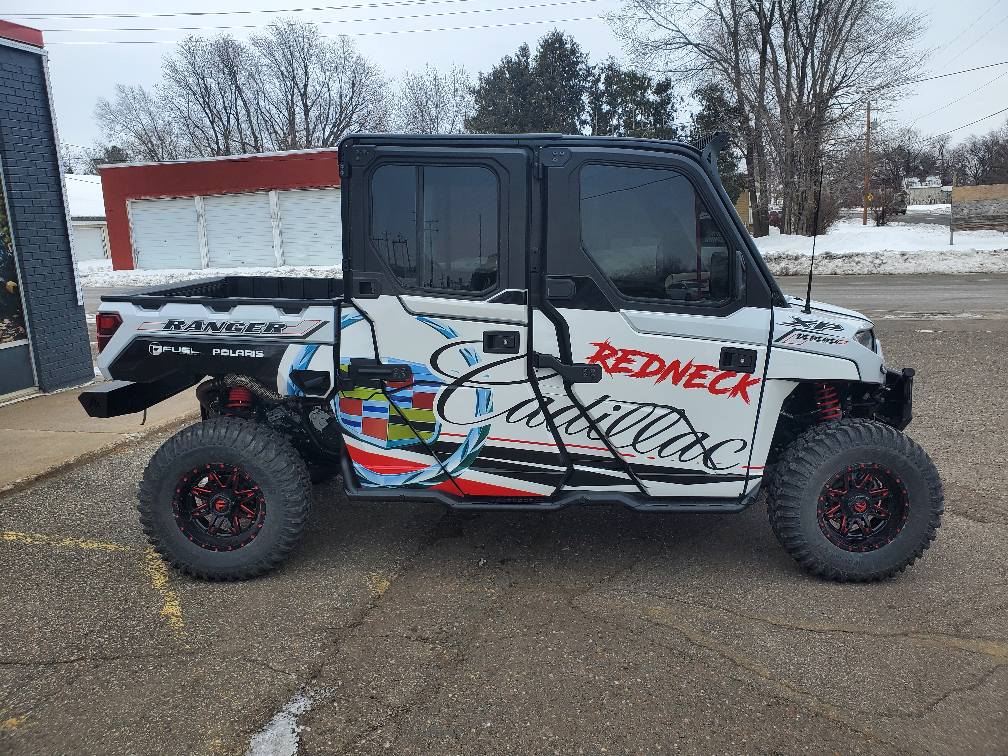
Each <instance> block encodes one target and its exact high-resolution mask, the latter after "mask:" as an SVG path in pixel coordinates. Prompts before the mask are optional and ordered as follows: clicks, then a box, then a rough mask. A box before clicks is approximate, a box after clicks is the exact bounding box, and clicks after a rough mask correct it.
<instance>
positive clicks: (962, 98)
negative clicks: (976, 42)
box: [910, 71, 1008, 126]
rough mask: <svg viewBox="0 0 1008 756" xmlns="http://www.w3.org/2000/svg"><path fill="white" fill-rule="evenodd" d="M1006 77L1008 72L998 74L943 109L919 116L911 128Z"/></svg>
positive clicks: (936, 109) (945, 105)
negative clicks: (921, 120)
mask: <svg viewBox="0 0 1008 756" xmlns="http://www.w3.org/2000/svg"><path fill="white" fill-rule="evenodd" d="M1005 76H1008V71H1002V72H1001V73H999V74H998V75H997V76H995V77H994V78H993V79H991V80H990V81H988V82H987V83H985V84H981V85H980V86H979V87H977V88H976V89H973V90H970V91H969V92H967V93H966V94H964V95H962V96H961V97H957V98H956V99H954V100H951V101H949V102H946V103H945V104H944V105H942V106H941V107H937V108H935V109H934V110H932V111H929V112H927V113H924V114H923V115H919V116H917V117H916V118H914V119H913V120H912V121H910V125H911V126H913V125H914V124H915V123H917V121H919V120H920V119H921V118H927V117H928V116H929V115H934V114H935V113H938V112H939V111H942V110H945V108H947V107H949V106H950V105H955V104H956V103H957V102H962V101H963V100H965V99H966V98H967V97H969V96H970V95H974V94H976V93H977V92H979V91H980V90H981V89H984V88H985V87H989V86H990V85H991V84H993V83H994V82H995V81H998V80H999V79H1003V78H1004V77H1005Z"/></svg>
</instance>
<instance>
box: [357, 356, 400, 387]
mask: <svg viewBox="0 0 1008 756" xmlns="http://www.w3.org/2000/svg"><path fill="white" fill-rule="evenodd" d="M411 380H413V371H412V370H410V366H409V365H386V364H384V363H382V362H379V361H378V360H373V359H371V358H370V357H351V358H350V362H349V364H348V365H347V377H346V378H345V379H344V380H343V381H342V382H343V383H349V384H350V385H352V386H364V385H373V384H375V383H377V382H380V381H389V382H392V383H409V382H410V381H411Z"/></svg>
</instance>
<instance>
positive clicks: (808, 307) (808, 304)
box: [802, 165, 823, 314]
mask: <svg viewBox="0 0 1008 756" xmlns="http://www.w3.org/2000/svg"><path fill="white" fill-rule="evenodd" d="M822 177H823V166H822V165H820V166H819V189H818V190H817V191H816V197H815V223H814V225H813V227H812V260H811V261H810V262H809V266H808V287H807V288H806V289H805V309H804V310H802V312H804V313H806V314H808V313H810V312H812V266H813V265H815V240H816V237H817V236H818V235H819V203H820V200H822Z"/></svg>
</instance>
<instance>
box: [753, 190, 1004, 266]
mask: <svg viewBox="0 0 1008 756" xmlns="http://www.w3.org/2000/svg"><path fill="white" fill-rule="evenodd" d="M927 207H940V205H937V206H936V205H928V206H927ZM774 230H775V229H771V231H774ZM756 244H757V246H758V247H759V249H760V252H762V254H763V257H764V258H765V259H766V261H767V264H768V265H769V266H770V269H771V270H772V271H773V272H774V274H776V275H783V276H787V275H803V274H805V273H808V265H809V260H808V256H809V255H810V254H811V253H812V237H811V236H797V235H794V234H780V233H771V235H770V236H765V237H763V238H761V239H757V240H756ZM815 252H816V259H815V272H816V273H818V274H820V275H836V274H868V273H881V274H889V273H1008V234H1005V233H1002V232H1000V231H959V232H957V233H956V234H955V244H954V245H953V246H949V232H948V229H947V228H946V227H944V226H938V225H934V224H923V223H919V224H918V223H915V224H908V223H902V222H900V223H893V224H890V225H887V226H873V225H870V224H869V225H867V226H862V225H861V221H860V219H858V220H854V219H849V218H844V219H841V220H839V221H837V222H836V223H835V224H834V225H833V226H832V227H831V228H830V230H829V231H828V232H827V233H825V234H823V235H822V236H819V237H818V238H817V239H816V248H815Z"/></svg>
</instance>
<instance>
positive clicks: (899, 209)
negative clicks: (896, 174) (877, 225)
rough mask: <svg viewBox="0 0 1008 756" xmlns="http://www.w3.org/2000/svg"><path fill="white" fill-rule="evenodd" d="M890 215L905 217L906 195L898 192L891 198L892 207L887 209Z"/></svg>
mask: <svg viewBox="0 0 1008 756" xmlns="http://www.w3.org/2000/svg"><path fill="white" fill-rule="evenodd" d="M889 213H890V214H891V215H906V213H907V193H906V192H898V193H897V194H896V196H894V197H893V201H892V205H891V206H890V208H889Z"/></svg>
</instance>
